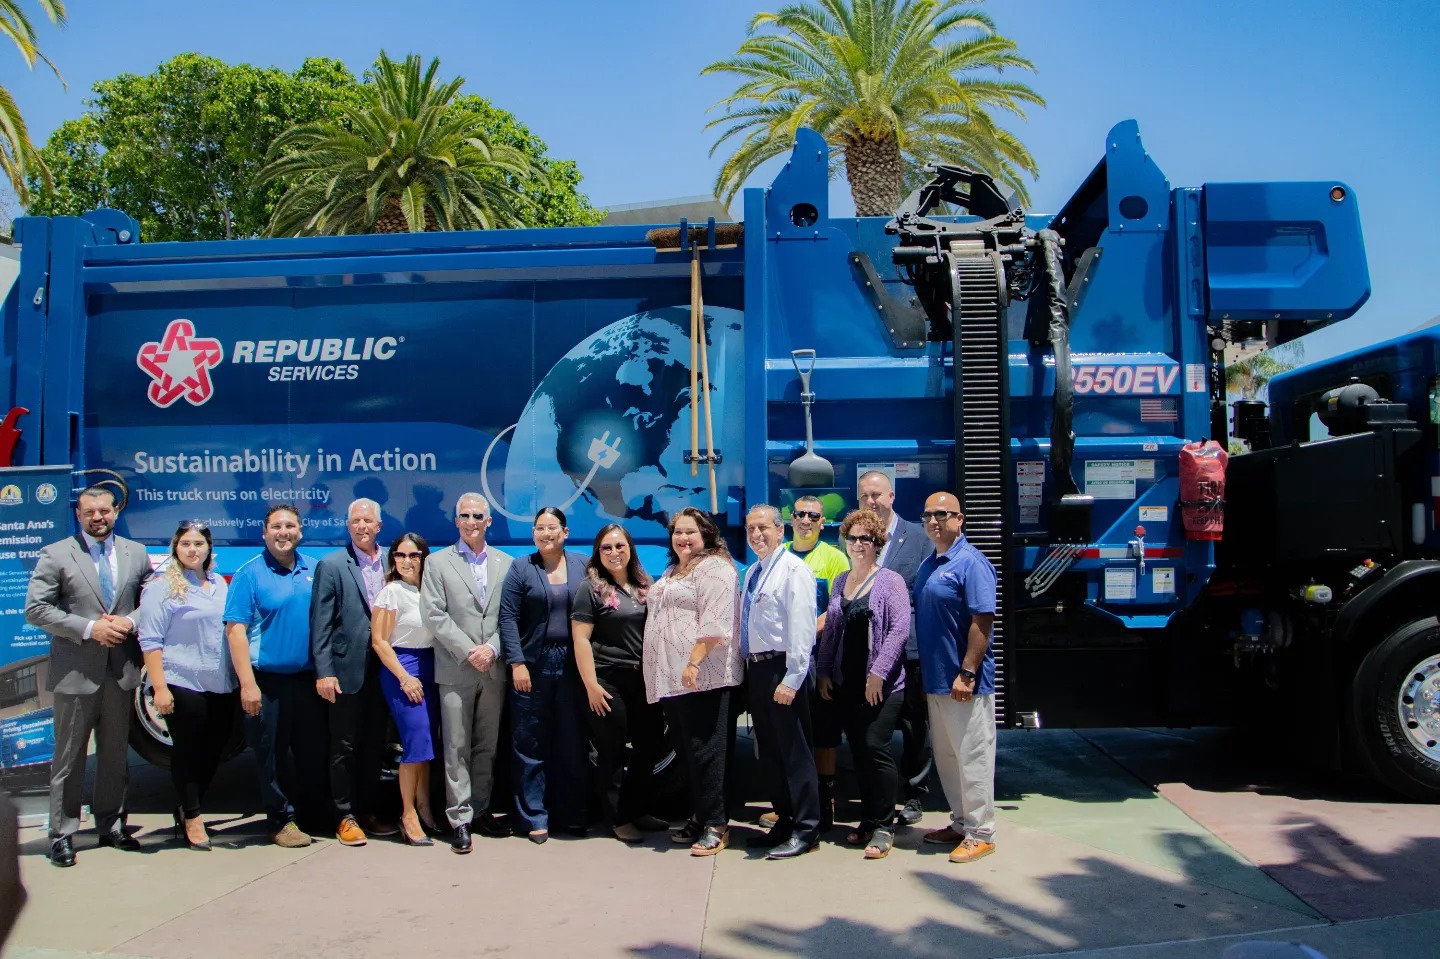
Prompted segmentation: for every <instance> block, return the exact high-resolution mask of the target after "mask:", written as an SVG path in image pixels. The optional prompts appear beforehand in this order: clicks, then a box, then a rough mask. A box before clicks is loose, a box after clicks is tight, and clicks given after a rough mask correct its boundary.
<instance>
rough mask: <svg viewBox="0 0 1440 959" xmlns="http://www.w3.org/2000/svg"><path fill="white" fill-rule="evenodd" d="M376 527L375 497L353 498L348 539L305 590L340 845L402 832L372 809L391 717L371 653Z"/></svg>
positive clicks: (377, 568) (381, 557)
mask: <svg viewBox="0 0 1440 959" xmlns="http://www.w3.org/2000/svg"><path fill="white" fill-rule="evenodd" d="M380 525H381V524H380V504H379V503H376V502H375V501H374V500H371V499H357V500H356V501H355V502H353V503H351V504H350V509H349V512H348V514H347V516H346V526H347V528H348V529H349V530H350V542H349V543H348V544H346V546H345V548H344V549H340V550H336V551H335V552H333V553H331V554H329V555H328V556H326V557H325V558H324V559H322V560H320V562H318V563H316V564H315V587H314V591H313V592H312V593H311V594H310V654H311V655H312V656H313V657H314V658H315V691H316V692H317V693H319V694H320V698H321V699H323V700H325V701H326V702H327V703H329V704H330V706H329V710H330V799H331V802H333V803H334V805H335V821H336V823H338V825H337V826H336V829H335V836H336V838H337V839H339V840H340V843H341V844H342V845H345V846H363V845H365V833H366V832H367V831H369V832H371V833H374V834H375V835H377V836H393V835H395V833H397V832H398V831H399V829H398V828H397V827H396V826H395V825H394V824H393V823H387V822H384V821H383V820H381V819H379V818H377V817H376V815H375V814H376V813H377V812H378V811H379V810H378V808H377V805H378V793H379V789H380V765H381V753H380V750H381V748H382V747H383V745H384V743H383V740H384V737H385V720H386V719H387V718H388V717H389V712H388V711H387V709H386V706H385V700H384V698H383V697H382V696H381V695H380V672H379V668H378V662H377V661H376V659H375V655H374V654H373V653H372V652H371V651H370V604H371V603H373V602H374V601H375V597H376V596H378V595H379V594H380V590H381V589H382V588H383V587H384V585H385V572H386V570H385V552H384V550H382V549H380V546H379V544H378V543H377V542H376V541H375V540H376V537H377V535H378V534H379V532H380Z"/></svg>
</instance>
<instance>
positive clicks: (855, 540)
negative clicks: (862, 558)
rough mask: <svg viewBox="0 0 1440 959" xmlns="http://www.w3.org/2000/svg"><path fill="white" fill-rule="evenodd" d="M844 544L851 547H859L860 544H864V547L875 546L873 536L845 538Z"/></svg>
mask: <svg viewBox="0 0 1440 959" xmlns="http://www.w3.org/2000/svg"><path fill="white" fill-rule="evenodd" d="M845 542H847V543H849V544H850V545H851V546H859V545H860V544H861V543H864V544H865V545H866V546H874V545H875V537H873V536H847V537H845Z"/></svg>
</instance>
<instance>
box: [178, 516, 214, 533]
mask: <svg viewBox="0 0 1440 959" xmlns="http://www.w3.org/2000/svg"><path fill="white" fill-rule="evenodd" d="M180 528H181V529H182V530H192V529H193V530H195V531H196V532H197V533H204V532H207V531H208V530H209V529H210V527H209V526H208V525H207V524H205V523H202V522H200V520H198V519H187V520H186V521H185V522H183V523H181V524H180Z"/></svg>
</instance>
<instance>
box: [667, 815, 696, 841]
mask: <svg viewBox="0 0 1440 959" xmlns="http://www.w3.org/2000/svg"><path fill="white" fill-rule="evenodd" d="M702 832H704V828H703V827H702V826H701V825H700V823H699V822H697V821H695V820H694V819H691V820H689V821H688V822H686V823H685V825H683V826H681V827H680V828H679V829H676V830H673V831H672V832H671V833H670V841H671V842H673V843H674V844H675V845H677V846H688V845H690V844H691V843H693V842H694V841H695V840H697V839H699V838H700V833H702Z"/></svg>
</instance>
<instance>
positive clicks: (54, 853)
mask: <svg viewBox="0 0 1440 959" xmlns="http://www.w3.org/2000/svg"><path fill="white" fill-rule="evenodd" d="M49 858H50V861H51V862H52V863H54V864H55V865H57V866H73V865H75V844H74V843H72V842H71V841H70V837H69V836H61V837H60V838H59V839H52V840H51V841H50V857H49Z"/></svg>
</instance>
